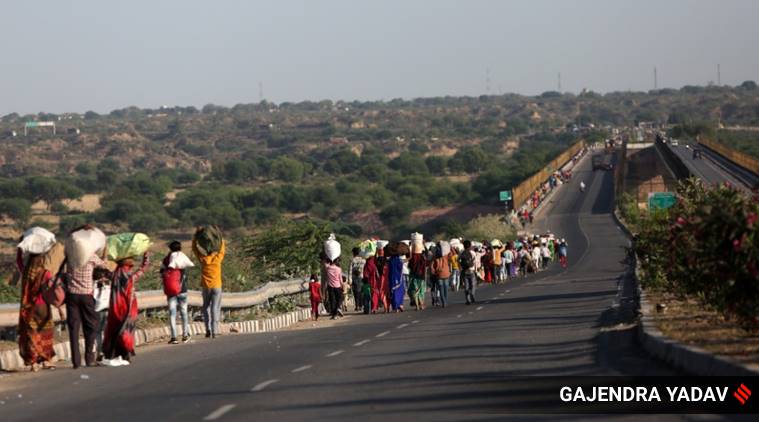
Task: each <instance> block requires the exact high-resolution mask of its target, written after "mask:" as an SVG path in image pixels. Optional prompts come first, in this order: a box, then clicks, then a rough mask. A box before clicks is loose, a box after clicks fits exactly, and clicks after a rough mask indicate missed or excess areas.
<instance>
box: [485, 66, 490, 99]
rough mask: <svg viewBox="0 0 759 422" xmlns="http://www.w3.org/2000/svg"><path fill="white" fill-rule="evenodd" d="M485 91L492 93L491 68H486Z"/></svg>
mask: <svg viewBox="0 0 759 422" xmlns="http://www.w3.org/2000/svg"><path fill="white" fill-rule="evenodd" d="M485 93H487V94H490V68H489V67H487V68H485Z"/></svg>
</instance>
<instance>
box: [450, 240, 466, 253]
mask: <svg viewBox="0 0 759 422" xmlns="http://www.w3.org/2000/svg"><path fill="white" fill-rule="evenodd" d="M450 245H451V248H452V249H456V251H457V252H458V253H461V252H462V251H463V250H464V244H463V243H461V239H451V242H450Z"/></svg>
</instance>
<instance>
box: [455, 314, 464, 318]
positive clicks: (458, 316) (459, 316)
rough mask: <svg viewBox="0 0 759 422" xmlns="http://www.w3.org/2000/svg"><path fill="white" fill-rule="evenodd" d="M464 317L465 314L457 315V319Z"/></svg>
mask: <svg viewBox="0 0 759 422" xmlns="http://www.w3.org/2000/svg"><path fill="white" fill-rule="evenodd" d="M463 316H464V314H458V315H456V318H461V317H463Z"/></svg>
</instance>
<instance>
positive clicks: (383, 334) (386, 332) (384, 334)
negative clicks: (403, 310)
mask: <svg viewBox="0 0 759 422" xmlns="http://www.w3.org/2000/svg"><path fill="white" fill-rule="evenodd" d="M388 334H390V331H383V332H381V333H379V334H377V335H376V336H375V337H377V338H379V337H385V336H386V335H388Z"/></svg>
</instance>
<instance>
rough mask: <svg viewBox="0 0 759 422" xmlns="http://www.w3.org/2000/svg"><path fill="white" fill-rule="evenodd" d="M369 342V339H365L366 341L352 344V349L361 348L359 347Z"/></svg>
mask: <svg viewBox="0 0 759 422" xmlns="http://www.w3.org/2000/svg"><path fill="white" fill-rule="evenodd" d="M370 341H371V340H369V339H366V340H361V341H359V342H358V343H356V344H354V345H353V346H354V347H361V346H363V345H365V344H366V343H369V342H370Z"/></svg>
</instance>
